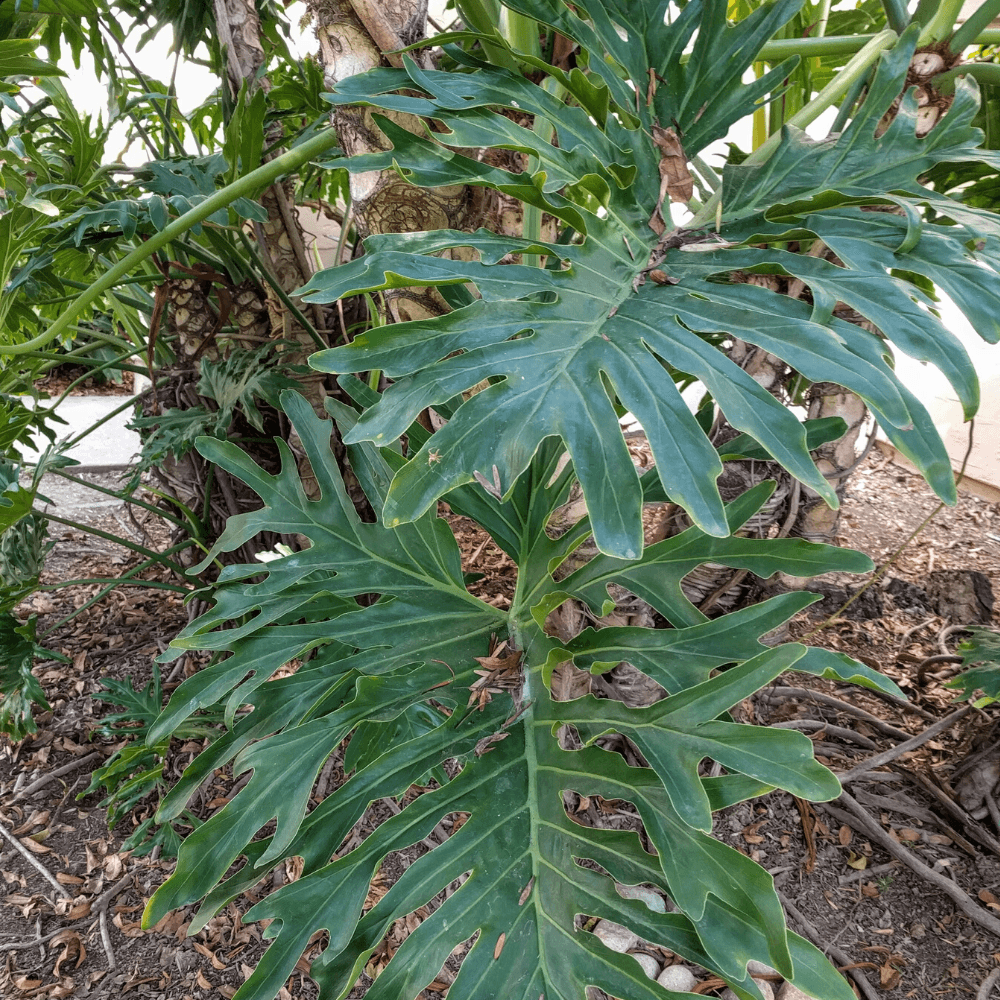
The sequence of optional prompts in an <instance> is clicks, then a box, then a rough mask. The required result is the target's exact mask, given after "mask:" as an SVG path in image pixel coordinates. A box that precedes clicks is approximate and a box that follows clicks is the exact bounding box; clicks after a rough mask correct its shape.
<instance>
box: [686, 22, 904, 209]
mask: <svg viewBox="0 0 1000 1000" xmlns="http://www.w3.org/2000/svg"><path fill="white" fill-rule="evenodd" d="M898 37H899V36H898V35H897V34H896V32H895V31H883V32H881V33H880V34H878V35H876V36H875V37H874V38H872V40H871V41H870V42H869V43H868V44H867V45H866V46H865V47H864V48H863V49H862V50H861V51H860V52H859V53H858V54H857V55H855V56H854V57H853V58H852V59H851V60H850V61H849V62H848V63H847V65H846V66H845V67H844V68H843V69H842V70H841V71H840V72H839V73H838V74H837V75H836V76H835V77H834V78H833V79H832V80H831V81H830V82H829V83H828V84H827V85H826V86H825V87H824V88H823V89H822V90H821V91H820V92H819V93H818V94H817V95H816V96H815V97H814V98H813V99H812V100H811V101H810V102H809V103H808V104H807V105H806V106H805V107H804V108H803V109H802V110H801V111H799V112H797V113H796V114H794V115H792V117H791V118H789V119H788V122H787V123H786V124H788V125H793V126H795V127H796V128H805V127H806V125H809V124H810V123H811V122H814V121H815V120H816V119H817V118H818V117H819V116H820V115H821V114H822V113H823V112H824V111H826V109H827V108H829V107H831V106H832V105H834V104H836V103H837V101H839V100H840V99H841V98H842V97H843V96H844V94H846V93H847V91H849V90H850V88H851V87H852V86H853V85H854V84H855V83H856V82H857V81H858V80H859V79H863V78H864V77H865V76H866V75H867V73H868V70H869V69H870V68H871V66H872V64H873V63H874V62H875V60H876V59H878V57H879V56H880V55H881V54H882V53H883V52H884V51H885V50H886V49H888V48H891V47H892V45H893V44H894V43H895V42H896V40H897V39H898ZM779 142H781V133H780V132H776V133H774V135H772V136H770V137H769V138H768V139H767V140H766V141H765V142H764V143H763V144H762V145H761V146H759V147H758V148H757V149H755V150H754V151H753V152H752V153H751V154H750V155H749V156H748V157H747V159H746V160H745V161H744V162H745V164H747V165H753V164H758V163H764V162H765V161H766V160H767V159H768V157H770V155H771V153H773V152H774V150H775V148H776V147H777V145H778V143H779ZM721 203H722V193H721V191H717V192H716V193H715V194H714V195H713V196H712V197H711V198H710V199H709V200H708V202H707V203H706V204H705V206H704V208H702V209H701V211H700V212H698V214H697V215H696V216H695V217H694V218H693V219H692V220H691V221H690V222H689V223H688V224H687V226H686V228H687V229H699V228H701V227H702V226H707V225H709V224H710V223H712V222H713V221H714V220H715V217H716V214H717V210H718V208H719V206H720V205H721Z"/></svg>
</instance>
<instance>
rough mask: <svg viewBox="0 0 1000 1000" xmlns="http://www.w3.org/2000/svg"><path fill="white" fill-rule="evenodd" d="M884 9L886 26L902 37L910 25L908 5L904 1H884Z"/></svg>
mask: <svg viewBox="0 0 1000 1000" xmlns="http://www.w3.org/2000/svg"><path fill="white" fill-rule="evenodd" d="M882 9H883V10H884V11H885V21H886V24H888V25H889V27H890V28H892V30H893V31H895V32H897V33H898V34H900V35H901V34H902V33H903V32H904V31H905V30H906V26H907V25H908V24H909V23H910V15H909V12H908V11H907V9H906V4H905V3H904V2H903V0H882Z"/></svg>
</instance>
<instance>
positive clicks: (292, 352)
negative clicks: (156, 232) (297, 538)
mask: <svg viewBox="0 0 1000 1000" xmlns="http://www.w3.org/2000/svg"><path fill="white" fill-rule="evenodd" d="M214 8H215V20H216V25H217V27H218V31H219V41H220V44H221V45H222V48H223V51H224V52H225V55H226V75H227V77H228V82H229V89H230V93H231V94H232V95H233V96H234V97H235V96H236V95H237V94H238V93H239V91H240V89H241V87H242V86H243V85H244V83H247V82H248V81H249V86H250V87H251V88H253V87H257V86H259V87H263V88H264V90H265V91H267V90H269V89H270V86H271V84H270V81H269V80H268V78H267V77H266V76H261V75H260V69H261V67H262V66H263V65H264V48H263V46H262V45H261V41H260V18H259V17H258V15H257V7H256V4H255V3H254V0H214ZM280 139H281V128H280V126H279V125H275V126H274V127H273V128H272V130H271V131H270V133H269V134H268V135H267V137H266V144H267V145H268V146H271V147H273V146H274V145H275V143H277V142H278V141H280ZM272 155H277V153H274V154H272ZM294 187H295V185H294V182H293V181H291V180H283V181H279V182H277V183H275V184H273V185H271V187H269V188H268V189H267V190H266V191H265V192H264V194H263V195H262V196H261V199H260V201H261V204H262V205H263V207H264V209H265V211H266V212H267V221H266V222H265V223H263V224H258V225H256V226H255V235H256V237H257V242H258V251H259V253H260V255H261V258H262V259H263V262H264V266H265V267H267V268H268V270H269V271H270V273H271V275H272V277H273V278H274V280H275V282H276V283H277V284H278V286H279V287H280V288H281V289H282V291H284V292H285V293H286V294H287V295H291V294H292V293H293V292H295V291H296V290H297V289H299V288H301V287H302V286H303V285H304V284H305V283H306V282H307V281H308V280H309V278H310V277H311V276H312V273H313V268H312V266H311V264H310V262H309V255H308V253H307V251H306V245H305V238H304V235H303V230H302V226H301V224H300V222H299V217H298V215H297V213H296V211H295V201H294V195H293V192H294ZM266 294H267V309H268V313H269V315H270V319H271V331H270V335H271V338H272V339H274V340H279V339H280V340H284V341H286V342H287V343H288V344H289V345H290V346H288V347H287V348H286V352H287V353H286V354H285V357H286V359H287V361H288V363H289V364H293V365H299V366H302V367H303V368H305V366H306V358H307V357H308V356H309V354H311V353H312V352H313V351H315V349H316V346H317V345H316V343H315V341H314V340H313V339H312V337H311V336H310V335H309V333H308V332H307V331H306V329H305V328H304V327H303V326H302V324H301V323H300V322H299V321H298V319H296V317H295V316H294V315H293V314H292V313H291V312H290V311H289V309H288V307H287V306H286V305H285V304H284V302H282V301H281V299H280V298H279V297H278V295H277V293H276V292H275V291H274V289H273V288H271V287H270V285H268V286H267V288H266ZM311 312H312V314H313V320H314V326H315V327H316V328H317V329H318V330H320V331H322V330H323V327H324V323H323V321H322V319H323V317H322V313H321V311H320V307H313V308H312V310H311ZM292 345H300V346H292ZM297 379H298V381H299V382H300V384H301V387H302V388H301V392H302V394H303V395H304V396H305V397H306V399H308V400H309V402H310V404H311V405H312V407H313V409H314V410H315V411H316V412H317V413H318V414H324V407H323V402H324V399H325V398H326V391H325V388H324V384H323V383H324V376H322V375H321V374H319V373H311V374H306V375H298V376H297ZM289 445H290V446H291V447H292V449H293V451H295V453H296V455H297V458H298V463H299V467H300V468H299V471H300V472H301V473H302V474H303V482H304V483H305V486H306V490H307V492H308V493H309V495H310V496H315V495H317V494H318V491H319V487H318V485H317V482H316V477H315V476H314V475H313V473H312V470H311V469H309V467H308V463H307V461H306V459H305V457H304V455H303V454H302V450H301V448H300V447H299V446H298V442H297V441H296V440H295V439H294V437H293V438H292V439H290V440H289Z"/></svg>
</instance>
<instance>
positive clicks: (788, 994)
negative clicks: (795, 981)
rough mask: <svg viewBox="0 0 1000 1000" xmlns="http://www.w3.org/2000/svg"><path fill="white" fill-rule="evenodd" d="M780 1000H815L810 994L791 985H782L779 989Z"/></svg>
mask: <svg viewBox="0 0 1000 1000" xmlns="http://www.w3.org/2000/svg"><path fill="white" fill-rule="evenodd" d="M778 1000H815V998H814V997H811V996H810V995H809V994H808V993H803V992H802V990H800V989H799V988H798V986H793V985H792V984H791V983H782V984H781V986H779V987H778Z"/></svg>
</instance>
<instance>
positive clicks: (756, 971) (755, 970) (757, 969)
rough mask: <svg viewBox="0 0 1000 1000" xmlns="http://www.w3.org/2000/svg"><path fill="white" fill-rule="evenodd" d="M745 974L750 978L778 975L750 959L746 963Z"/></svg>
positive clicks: (766, 966) (769, 968) (767, 966)
mask: <svg viewBox="0 0 1000 1000" xmlns="http://www.w3.org/2000/svg"><path fill="white" fill-rule="evenodd" d="M747 972H749V973H750V975H751V976H776V975H777V974H778V973H777V971H776V970H775V969H772V968H771V966H769V965H765V964H764V963H763V962H758V961H757V960H756V959H753V958H751V959H750V961H749V962H747Z"/></svg>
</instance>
